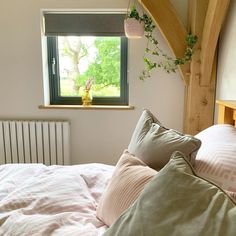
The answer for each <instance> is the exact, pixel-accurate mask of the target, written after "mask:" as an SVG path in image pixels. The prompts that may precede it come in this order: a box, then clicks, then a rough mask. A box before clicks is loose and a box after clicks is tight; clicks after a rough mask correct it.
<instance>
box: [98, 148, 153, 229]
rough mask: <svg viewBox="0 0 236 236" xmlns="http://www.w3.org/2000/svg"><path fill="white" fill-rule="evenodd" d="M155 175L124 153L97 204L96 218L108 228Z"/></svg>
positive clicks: (139, 161)
mask: <svg viewBox="0 0 236 236" xmlns="http://www.w3.org/2000/svg"><path fill="white" fill-rule="evenodd" d="M156 174H157V171H155V170H153V169H151V168H149V167H148V166H147V165H146V164H145V163H143V162H142V161H141V160H139V159H138V158H136V157H135V156H132V155H131V154H129V153H128V151H124V153H123V155H122V156H121V158H120V160H119V161H118V163H117V165H116V168H115V171H114V173H113V175H112V178H111V181H110V183H109V184H108V186H107V188H106V190H105V192H104V193H103V195H102V198H101V200H100V202H99V205H98V208H97V217H98V218H99V219H100V220H102V221H103V222H104V223H105V224H107V225H109V226H110V225H111V224H112V223H113V222H114V221H115V220H116V219H117V218H118V217H119V216H120V215H121V214H122V213H123V212H124V211H125V210H126V209H127V208H128V207H129V206H130V205H131V204H133V202H134V201H135V200H136V199H137V198H138V196H139V194H140V192H141V191H142V190H143V188H144V186H145V185H146V184H147V183H148V182H149V181H150V180H151V179H152V178H153V176H155V175H156Z"/></svg>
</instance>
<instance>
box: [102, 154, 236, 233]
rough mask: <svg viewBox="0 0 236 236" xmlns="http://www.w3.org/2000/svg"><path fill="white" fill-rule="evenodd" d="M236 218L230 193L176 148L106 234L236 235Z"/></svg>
mask: <svg viewBox="0 0 236 236" xmlns="http://www.w3.org/2000/svg"><path fill="white" fill-rule="evenodd" d="M235 222H236V206H235V203H234V202H233V201H232V200H231V199H230V197H229V196H228V195H227V194H226V193H225V192H224V191H223V190H221V189H220V188H218V187H217V186H215V185H214V184H212V183H210V182H208V181H206V180H204V179H201V178H200V177H198V176H196V175H195V174H194V172H193V169H192V167H191V165H190V163H189V162H188V160H187V159H186V157H185V156H184V155H183V154H182V153H180V152H175V153H174V154H173V155H172V158H171V160H170V161H169V163H168V164H167V165H166V166H165V167H164V168H163V169H162V170H161V171H160V172H159V173H158V174H157V175H156V176H155V177H154V178H153V180H152V181H151V182H149V183H148V184H147V185H146V186H145V188H144V190H143V192H142V193H141V194H140V196H139V198H138V199H137V200H136V202H135V203H134V204H133V205H132V206H131V207H130V208H129V209H128V210H126V211H125V212H124V213H123V214H122V215H121V216H120V217H119V218H118V220H117V221H116V222H115V223H114V224H113V225H112V226H111V227H110V228H109V229H108V230H107V231H106V232H105V234H104V236H123V235H127V236H152V235H153V236H154V235H158V236H159V235H160V236H169V235H171V236H172V235H176V236H179V235H181V236H189V235H191V236H211V235H212V236H213V235H214V236H221V235H224V236H234V235H235V232H236V224H235Z"/></svg>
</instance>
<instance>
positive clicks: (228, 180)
mask: <svg viewBox="0 0 236 236" xmlns="http://www.w3.org/2000/svg"><path fill="white" fill-rule="evenodd" d="M196 137H197V138H199V139H200V140H201V141H202V146H201V148H200V149H199V151H198V153H197V156H196V161H195V169H196V173H197V174H198V175H199V176H201V177H203V178H205V179H208V180H210V181H212V182H214V183H216V184H217V185H219V186H220V187H221V188H223V189H224V190H227V191H230V192H232V193H231V196H233V197H235V194H234V192H236V128H235V127H234V126H232V125H214V126H211V127H209V128H207V129H205V130H203V131H202V132H200V133H199V134H197V135H196Z"/></svg>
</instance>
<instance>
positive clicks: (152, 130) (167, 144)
mask: <svg viewBox="0 0 236 236" xmlns="http://www.w3.org/2000/svg"><path fill="white" fill-rule="evenodd" d="M200 146H201V141H200V140H199V139H197V138H195V137H193V136H191V135H184V134H182V133H179V132H178V131H176V130H173V129H167V128H165V127H164V126H162V125H161V123H160V122H159V121H158V120H157V119H156V118H155V117H154V116H153V115H152V113H151V112H150V111H148V110H144V111H143V112H142V115H141V117H140V119H139V121H138V123H137V125H136V127H135V130H134V132H133V135H132V138H131V141H130V144H129V146H128V151H129V152H130V153H131V154H133V155H135V156H136V157H138V158H140V159H141V160H142V161H143V162H145V163H146V164H147V165H148V166H150V167H152V168H153V169H156V170H160V169H161V168H163V167H164V166H165V165H166V163H167V162H168V161H169V159H170V157H171V155H172V153H173V152H174V151H180V152H182V153H184V154H185V155H186V156H187V157H188V158H189V160H192V159H193V161H192V162H191V163H192V164H193V162H194V157H195V156H194V154H196V151H197V150H198V149H199V148H200Z"/></svg>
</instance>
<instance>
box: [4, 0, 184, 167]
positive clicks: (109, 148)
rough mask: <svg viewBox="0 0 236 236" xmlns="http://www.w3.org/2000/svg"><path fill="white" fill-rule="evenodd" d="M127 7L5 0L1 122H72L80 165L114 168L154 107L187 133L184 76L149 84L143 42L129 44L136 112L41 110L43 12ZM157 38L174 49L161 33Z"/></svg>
mask: <svg viewBox="0 0 236 236" xmlns="http://www.w3.org/2000/svg"><path fill="white" fill-rule="evenodd" d="M98 2H99V3H98ZM178 2H180V1H178ZM184 3H186V2H185V1H184ZM184 3H183V4H184ZM127 5H128V1H127V0H116V1H114V0H100V1H96V0H60V1H58V0H37V1H32V0H22V1H15V0H14V1H13V0H1V8H0V29H1V31H0V34H1V37H0V55H1V56H0V118H28V119H29V118H30V119H34V118H43V119H47V118H50V119H53V118H56V119H68V120H70V122H71V139H72V142H71V151H72V161H73V163H74V164H77V163H87V162H103V163H113V164H114V163H115V162H116V161H117V159H118V158H119V156H120V154H121V153H122V151H123V149H124V148H126V147H127V145H128V143H129V140H130V136H131V134H132V131H133V129H134V127H135V124H136V121H137V119H138V118H139V115H140V111H141V109H142V108H149V109H150V110H151V111H152V112H153V113H154V114H155V115H157V116H158V118H159V119H160V120H161V122H163V124H165V125H166V126H167V127H171V128H174V129H177V130H179V131H181V130H182V123H183V108H184V85H183V82H182V81H181V79H180V76H179V74H178V73H176V74H173V75H168V74H166V73H165V72H163V71H158V72H155V73H153V78H152V79H150V80H147V81H145V82H143V81H140V80H139V79H138V76H139V73H140V71H141V70H142V68H143V61H142V55H143V51H144V47H145V46H146V42H145V40H142V39H141V40H133V41H130V43H129V76H128V77H129V83H130V104H131V105H134V106H135V110H129V111H121V110H117V111H116V110H115V111H114V110H113V111H111V110H109V111H108V110H106V111H105V110H40V109H38V105H40V104H43V103H44V95H43V72H42V56H41V55H42V52H41V37H40V9H83V8H86V9H88V8H92V9H94V8H105V9H107V8H127ZM179 6H180V5H179V4H178V9H180V7H179ZM183 9H185V7H184V5H183ZM183 11H184V10H183ZM157 35H158V38H159V40H160V42H161V43H160V44H161V45H163V48H164V49H165V50H168V48H167V46H166V43H165V42H164V40H163V38H162V37H161V35H160V33H157Z"/></svg>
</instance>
